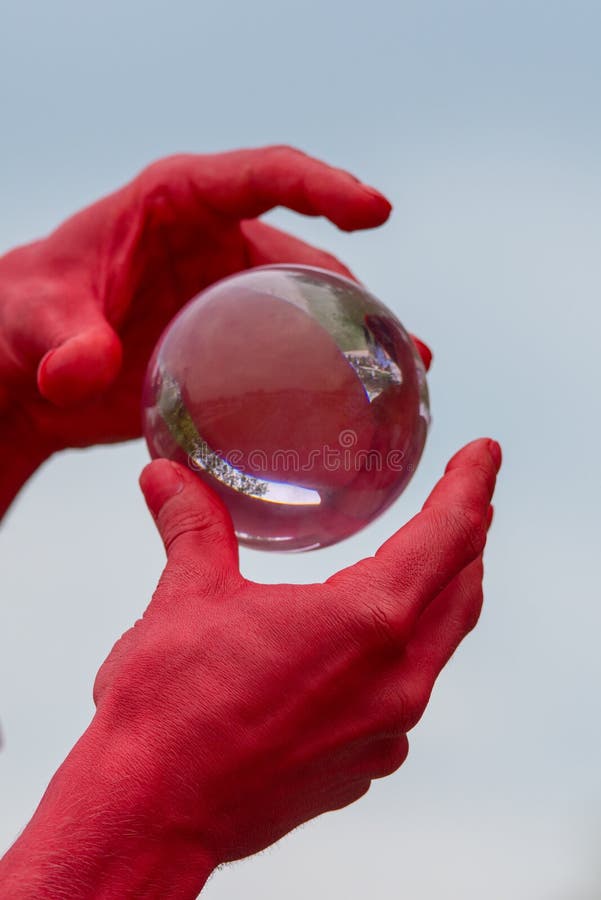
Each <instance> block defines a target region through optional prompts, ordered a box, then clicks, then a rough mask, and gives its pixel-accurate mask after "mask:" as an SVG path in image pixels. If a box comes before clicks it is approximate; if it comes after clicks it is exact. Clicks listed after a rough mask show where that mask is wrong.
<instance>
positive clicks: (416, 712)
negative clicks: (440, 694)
mask: <svg viewBox="0 0 601 900" xmlns="http://www.w3.org/2000/svg"><path fill="white" fill-rule="evenodd" d="M428 699H429V697H428V695H427V694H426V693H425V692H424V691H423V690H420V689H418V688H416V687H415V686H410V685H409V684H395V685H392V686H391V687H390V688H389V689H388V691H387V692H386V694H385V696H384V698H383V701H382V712H383V715H384V726H383V728H382V731H383V732H384V733H387V734H396V735H398V734H399V732H401V733H402V734H406V733H407V732H408V731H411V729H412V728H414V727H415V726H416V725H417V723H418V722H419V720H420V719H421V717H422V715H423V714H424V710H425V708H426V705H427V703H428Z"/></svg>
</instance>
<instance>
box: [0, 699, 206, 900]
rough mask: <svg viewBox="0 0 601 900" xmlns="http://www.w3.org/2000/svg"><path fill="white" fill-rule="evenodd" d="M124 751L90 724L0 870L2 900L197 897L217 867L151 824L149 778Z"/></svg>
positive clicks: (191, 840) (187, 839)
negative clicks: (4, 898)
mask: <svg viewBox="0 0 601 900" xmlns="http://www.w3.org/2000/svg"><path fill="white" fill-rule="evenodd" d="M111 731H112V730H111ZM119 745H120V746H119ZM127 745H128V741H127V739H126V736H122V737H121V738H119V739H117V738H116V737H115V735H114V734H113V733H108V732H107V728H106V726H105V725H104V724H103V723H102V722H101V720H100V719H99V718H98V717H96V718H95V719H94V720H93V722H92V724H91V725H90V727H89V728H88V730H87V731H86V732H85V734H84V735H83V737H82V738H81V739H80V741H79V742H78V743H77V744H76V745H75V747H74V748H73V750H72V751H71V753H70V754H69V756H68V757H67V759H66V760H65V762H64V763H63V765H62V766H61V767H60V769H59V770H58V772H57V773H56V774H55V776H54V777H53V779H52V781H51V782H50V785H49V786H48V789H47V791H46V793H45V794H44V797H43V798H42V801H41V802H40V805H39V806H38V809H37V810H36V812H35V814H34V816H33V819H32V820H31V822H30V823H29V825H28V826H27V828H26V829H25V831H24V832H23V833H22V835H21V836H20V837H19V839H18V840H17V841H16V843H15V844H14V845H13V847H11V849H10V850H9V851H8V853H7V854H6V856H5V857H4V859H3V860H2V861H1V862H0V893H2V895H3V896H4V895H5V894H6V896H10V897H12V898H14V900H29V898H34V897H37V896H40V895H41V894H40V891H41V890H42V889H43V892H44V896H45V897H48V898H63V897H65V896H77V897H78V898H80V900H87V898H90V900H91V898H94V900H104V898H113V897H122V898H123V900H127V898H132V900H133V898H140V900H147V898H148V900H151V898H152V900H154V898H156V900H159V898H160V900H170V898H174V900H175V898H178V900H186V898H188V897H189V898H191V900H192V898H195V897H197V896H198V894H199V892H200V891H201V890H202V888H203V886H204V884H205V883H206V881H207V879H208V878H209V876H210V874H211V872H212V871H213V869H214V868H215V865H216V861H215V860H214V859H213V857H212V854H211V853H210V852H209V851H208V850H207V848H206V847H205V846H204V844H203V842H202V840H201V838H200V837H199V836H198V835H197V834H195V833H194V832H186V833H183V832H182V831H178V830H175V829H169V828H168V827H166V826H165V823H164V822H162V821H161V820H160V816H159V815H158V814H157V812H156V810H155V808H154V807H155V804H154V794H155V786H156V777H154V776H152V775H150V773H149V774H148V776H146V773H143V772H140V771H139V761H138V760H136V761H135V762H134V761H132V759H131V758H130V754H129V753H128V746H127Z"/></svg>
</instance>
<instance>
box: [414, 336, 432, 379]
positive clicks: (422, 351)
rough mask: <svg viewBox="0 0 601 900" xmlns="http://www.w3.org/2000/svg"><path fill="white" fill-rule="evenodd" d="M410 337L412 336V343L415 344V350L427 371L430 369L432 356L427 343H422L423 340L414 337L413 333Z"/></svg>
mask: <svg viewBox="0 0 601 900" xmlns="http://www.w3.org/2000/svg"><path fill="white" fill-rule="evenodd" d="M412 337H413V343H414V344H415V347H416V350H417V352H418V353H419V356H420V359H421V361H422V363H423V364H424V368H425V370H426V372H428V371H429V369H430V366H431V365H432V356H433V354H432V351H431V350H430V348H429V347H428V345H427V344H424V342H423V341H420V339H419V338H417V337H415V335H412Z"/></svg>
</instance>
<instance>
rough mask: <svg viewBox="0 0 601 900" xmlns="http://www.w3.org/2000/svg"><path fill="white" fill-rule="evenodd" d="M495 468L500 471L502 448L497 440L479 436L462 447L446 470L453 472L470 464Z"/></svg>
mask: <svg viewBox="0 0 601 900" xmlns="http://www.w3.org/2000/svg"><path fill="white" fill-rule="evenodd" d="M491 463H492V466H493V468H494V471H495V473H496V472H498V470H499V468H500V465H501V448H500V446H499V444H498V443H497V442H496V441H493V440H492V439H491V438H477V440H475V441H471V442H470V443H469V444H466V446H465V447H462V448H461V450H459V451H458V452H457V453H455V455H454V456H452V457H451V459H450V460H449V462H448V463H447V466H446V469H445V472H452V471H453V469H458V468H465V467H470V466H477V465H484V466H487V467H490V464H491Z"/></svg>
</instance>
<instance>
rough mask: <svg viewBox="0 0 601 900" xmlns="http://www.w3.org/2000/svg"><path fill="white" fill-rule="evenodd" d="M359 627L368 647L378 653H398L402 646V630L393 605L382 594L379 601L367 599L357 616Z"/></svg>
mask: <svg viewBox="0 0 601 900" xmlns="http://www.w3.org/2000/svg"><path fill="white" fill-rule="evenodd" d="M357 617H358V625H359V630H360V632H361V634H362V635H363V636H364V640H365V639H367V646H368V647H370V648H375V649H376V650H377V651H378V652H381V651H382V650H386V649H388V650H390V651H392V652H394V653H397V652H398V650H399V647H400V645H401V644H402V636H401V634H400V628H399V626H398V623H397V621H396V617H395V614H394V608H393V604H392V603H391V602H390V600H388V599H387V598H386V596H385V594H384V593H383V592H382V593H381V594H380V596H379V597H378V599H377V600H369V599H365V600H364V601H363V602H362V604H361V607H360V610H359V612H358V614H357Z"/></svg>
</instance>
